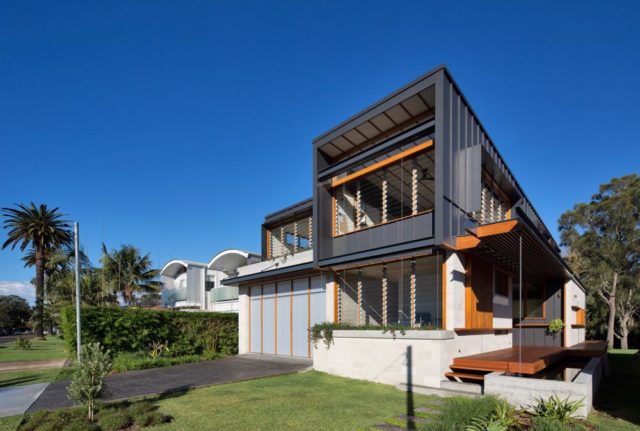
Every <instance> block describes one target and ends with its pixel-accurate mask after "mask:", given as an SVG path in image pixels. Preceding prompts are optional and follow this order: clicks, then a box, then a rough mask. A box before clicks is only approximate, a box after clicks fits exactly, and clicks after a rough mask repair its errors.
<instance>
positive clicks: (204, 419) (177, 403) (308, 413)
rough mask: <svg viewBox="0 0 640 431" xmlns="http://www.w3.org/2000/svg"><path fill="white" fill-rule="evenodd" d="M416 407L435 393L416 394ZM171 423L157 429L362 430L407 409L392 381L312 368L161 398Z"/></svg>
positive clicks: (163, 408)
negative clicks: (349, 376) (373, 380)
mask: <svg viewBox="0 0 640 431" xmlns="http://www.w3.org/2000/svg"><path fill="white" fill-rule="evenodd" d="M413 397H414V402H415V405H416V407H417V406H421V405H425V404H426V403H427V402H428V400H429V397H426V396H422V395H413ZM158 405H159V406H160V411H161V412H162V413H165V414H168V415H171V416H173V418H174V419H173V421H172V422H171V423H169V424H165V425H159V426H156V427H153V428H149V429H153V430H165V431H166V430H196V429H214V428H215V429H221V430H228V431H233V430H242V431H244V430H277V429H292V430H297V431H303V430H314V431H315V430H349V431H353V430H361V429H369V428H371V427H372V426H373V425H375V424H377V423H380V422H383V420H384V419H386V418H389V417H396V416H398V415H401V414H402V413H404V412H405V411H406V406H407V394H406V393H404V392H401V391H398V390H397V389H395V388H394V387H392V386H387V385H380V384H376V383H369V382H363V381H359V380H352V379H344V378H340V377H335V376H330V375H328V374H324V373H319V372H315V371H310V372H306V373H301V374H290V375H285V376H278V377H271V378H265V379H259V380H251V381H247V382H241V383H233V384H228V385H220V386H212V387H209V388H202V389H195V390H193V391H190V392H187V393H186V394H184V395H181V396H175V397H169V398H166V399H163V400H161V401H159V402H158Z"/></svg>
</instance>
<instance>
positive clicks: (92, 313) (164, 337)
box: [61, 306, 238, 356]
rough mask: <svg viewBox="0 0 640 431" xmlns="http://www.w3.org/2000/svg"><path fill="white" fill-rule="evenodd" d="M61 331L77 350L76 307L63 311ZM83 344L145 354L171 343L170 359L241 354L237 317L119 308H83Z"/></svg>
mask: <svg viewBox="0 0 640 431" xmlns="http://www.w3.org/2000/svg"><path fill="white" fill-rule="evenodd" d="M61 314H62V316H61V317H62V319H61V320H62V331H63V334H64V339H65V341H66V342H67V344H68V346H69V349H70V350H71V351H73V352H75V349H76V312H75V307H74V306H69V307H66V308H64V309H63V310H62V313H61ZM80 316H81V321H82V325H81V326H82V343H83V344H84V343H91V342H100V343H101V344H102V345H103V346H104V347H106V348H107V349H109V350H111V352H112V353H118V352H135V351H145V350H148V349H149V348H150V346H151V345H152V344H153V343H154V342H160V343H168V345H169V349H170V350H169V352H170V354H171V356H178V355H200V354H202V353H218V354H222V355H233V354H236V353H238V315H237V314H235V313H207V312H195V313H191V312H180V311H168V310H167V311H164V310H144V309H138V308H120V307H115V306H113V307H82V310H81V311H80Z"/></svg>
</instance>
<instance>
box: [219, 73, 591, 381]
mask: <svg viewBox="0 0 640 431" xmlns="http://www.w3.org/2000/svg"><path fill="white" fill-rule="evenodd" d="M512 145H513V144H512ZM312 151H313V166H312V169H313V172H312V174H313V197H312V198H311V199H309V200H306V201H303V202H300V203H298V204H295V205H292V206H290V207H288V208H284V209H282V210H280V211H277V212H275V213H272V214H269V215H267V216H266V217H265V220H264V223H263V225H262V253H261V261H260V262H256V263H253V264H250V265H247V266H241V267H238V268H237V272H236V274H235V275H234V276H233V277H232V278H230V279H227V280H225V283H226V284H228V285H235V286H238V287H239V313H240V314H239V327H240V333H239V350H240V352H241V353H247V352H252V353H266V354H275V355H285V356H300V357H309V358H313V364H314V368H315V369H318V370H321V371H326V372H329V373H333V374H337V375H341V376H347V377H353V378H362V379H367V380H372V381H378V382H382V383H390V384H400V385H401V384H407V381H408V380H409V382H411V383H412V384H413V385H416V386H424V387H429V388H447V387H450V386H451V385H454V386H455V384H457V383H460V382H477V381H482V380H483V379H484V377H485V376H486V375H488V374H489V373H490V372H492V371H495V372H506V373H511V374H513V373H515V374H521V375H537V373H539V372H542V371H543V370H544V369H545V368H547V367H549V366H551V365H552V364H555V363H557V362H558V361H560V360H561V359H562V358H567V357H574V356H579V357H583V358H584V357H587V359H588V358H590V357H592V356H596V357H597V356H599V355H601V354H602V351H603V348H602V345H601V344H598V343H588V342H585V329H584V328H585V293H584V288H583V287H582V286H581V284H580V282H579V280H578V279H577V278H576V277H575V275H574V274H573V272H572V271H571V269H570V268H569V267H568V266H567V264H566V263H565V261H564V260H563V259H562V257H561V255H560V249H559V247H558V245H557V244H556V242H555V241H554V239H553V238H552V236H551V234H550V232H549V230H548V228H547V227H546V226H545V225H544V223H543V222H542V220H541V218H540V216H539V215H538V213H537V212H536V210H535V209H534V207H533V205H532V204H531V202H530V201H529V199H528V198H527V196H526V194H525V192H524V191H523V189H522V187H521V186H520V184H519V183H518V181H517V180H516V179H515V176H514V174H513V173H512V172H511V170H510V169H509V167H508V166H507V164H506V162H505V160H504V159H503V157H502V156H501V155H500V153H499V151H498V149H497V148H496V146H495V145H494V143H493V141H492V140H491V138H490V137H489V135H488V133H487V132H486V130H485V129H484V127H483V126H482V124H481V123H480V121H479V119H478V117H477V116H476V114H475V113H474V111H473V110H472V108H471V107H470V105H469V103H468V101H467V99H466V98H465V96H464V95H463V94H462V92H461V91H460V89H459V87H458V86H457V84H456V83H455V81H454V80H453V78H452V76H451V74H450V73H449V71H448V70H447V69H446V68H445V67H444V66H440V67H437V68H436V69H434V70H432V71H431V72H429V73H427V74H425V75H424V76H422V77H420V78H418V79H416V80H415V81H413V82H411V83H409V84H407V85H406V86H404V87H403V88H401V89H399V90H397V91H395V92H394V93H392V94H390V95H388V96H387V97H385V98H383V99H382V100H380V101H378V102H376V103H374V104H373V105H371V106H369V107H367V108H366V109H364V110H363V111H361V112H359V113H357V114H356V115H354V116H353V117H351V118H349V119H348V120H346V121H344V122H343V123H341V124H339V125H338V126H336V127H334V128H333V129H331V130H329V131H327V132H325V133H323V134H322V135H320V136H319V137H317V138H316V139H315V140H314V141H313V145H312ZM541 169H544V167H541ZM545 174H546V173H545ZM558 320H559V321H561V322H562V323H563V325H564V326H563V328H561V329H560V331H559V332H553V331H550V330H549V328H550V324H551V323H552V322H553V323H557V321H558ZM325 321H327V322H335V323H342V324H348V325H352V326H354V327H364V326H366V327H367V328H369V330H335V331H334V332H333V342H332V344H331V345H330V346H329V347H328V348H327V347H326V346H325V345H324V344H322V343H319V344H318V345H317V346H314V345H313V344H312V342H311V341H310V339H309V328H310V327H311V326H313V325H314V324H315V323H319V322H325ZM397 324H400V325H403V326H405V327H409V328H415V330H407V331H404V332H403V333H397V332H396V333H390V332H385V331H382V330H376V329H375V326H389V325H397ZM553 326H554V325H551V327H553Z"/></svg>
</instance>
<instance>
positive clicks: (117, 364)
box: [113, 352, 223, 372]
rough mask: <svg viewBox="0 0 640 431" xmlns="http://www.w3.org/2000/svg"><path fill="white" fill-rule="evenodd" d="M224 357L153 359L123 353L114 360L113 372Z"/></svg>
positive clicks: (193, 356) (208, 354)
mask: <svg viewBox="0 0 640 431" xmlns="http://www.w3.org/2000/svg"><path fill="white" fill-rule="evenodd" d="M222 356H223V355H222V354H220V353H210V352H205V353H203V354H201V355H183V356H161V357H156V358H153V357H150V356H149V355H148V354H147V353H145V352H121V353H118V354H117V355H116V356H115V358H113V370H114V371H116V372H122V371H129V370H146V369H149V368H157V367H166V366H169V365H180V364H188V363H191V362H199V361H202V360H207V359H218V358H220V357H222Z"/></svg>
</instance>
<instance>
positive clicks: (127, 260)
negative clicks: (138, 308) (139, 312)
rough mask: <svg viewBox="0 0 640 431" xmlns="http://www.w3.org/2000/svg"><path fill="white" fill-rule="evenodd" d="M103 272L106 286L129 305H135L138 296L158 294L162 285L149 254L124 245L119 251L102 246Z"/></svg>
mask: <svg viewBox="0 0 640 431" xmlns="http://www.w3.org/2000/svg"><path fill="white" fill-rule="evenodd" d="M101 262H102V271H103V277H104V279H105V282H106V284H107V285H108V286H109V287H110V289H111V291H112V292H114V293H115V294H120V295H121V296H122V299H123V300H124V302H125V303H126V304H128V305H135V304H136V298H137V295H138V294H144V293H157V292H159V291H160V289H161V288H162V284H161V283H160V282H159V281H158V280H156V278H157V277H158V274H159V273H160V271H159V270H158V269H154V268H152V267H151V258H150V257H149V255H148V254H145V255H144V256H141V255H140V251H139V250H138V249H137V248H136V247H134V246H132V245H123V246H121V247H120V249H119V250H116V249H114V250H111V252H109V250H107V246H106V245H105V244H104V243H103V244H102V259H101Z"/></svg>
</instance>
